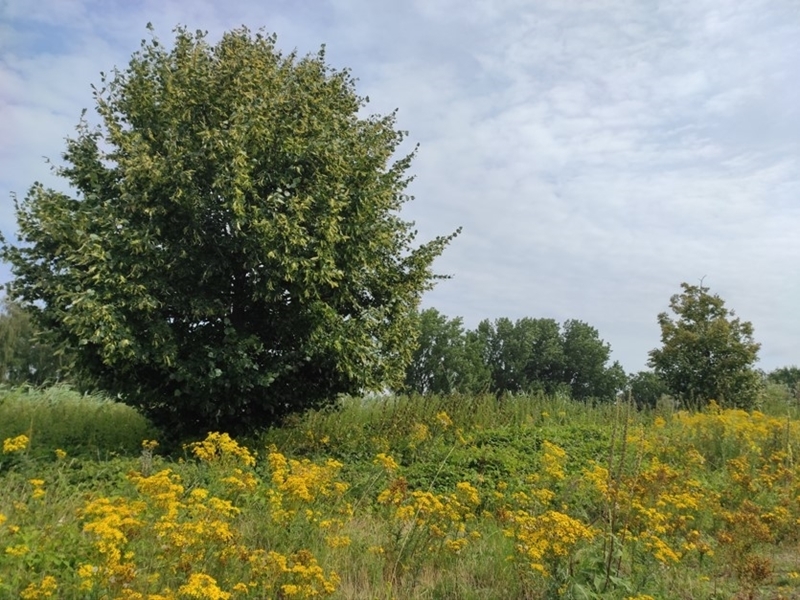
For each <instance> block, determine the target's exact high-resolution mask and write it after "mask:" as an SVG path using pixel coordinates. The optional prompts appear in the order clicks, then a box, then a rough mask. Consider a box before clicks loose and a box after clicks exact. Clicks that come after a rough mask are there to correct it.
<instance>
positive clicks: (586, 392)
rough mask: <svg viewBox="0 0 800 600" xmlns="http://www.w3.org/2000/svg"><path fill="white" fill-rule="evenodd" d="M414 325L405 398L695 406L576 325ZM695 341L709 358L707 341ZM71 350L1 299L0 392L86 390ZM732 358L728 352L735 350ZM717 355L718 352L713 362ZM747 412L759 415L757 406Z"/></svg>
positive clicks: (796, 378)
mask: <svg viewBox="0 0 800 600" xmlns="http://www.w3.org/2000/svg"><path fill="white" fill-rule="evenodd" d="M416 326H417V329H418V340H417V346H416V350H415V351H414V354H413V358H412V360H411V362H410V363H409V365H408V367H407V369H406V373H405V380H404V382H403V384H402V385H401V386H399V387H397V388H396V391H398V392H405V393H417V394H423V395H425V394H440V395H441V394H443V395H448V394H482V393H493V394H496V395H503V394H509V393H510V394H531V393H533V394H535V393H543V394H547V395H565V396H569V397H571V398H574V399H577V400H582V401H585V400H590V399H591V400H598V401H604V400H612V399H614V398H616V397H617V396H618V395H619V394H621V393H623V394H630V396H631V398H632V399H633V400H634V401H635V403H636V404H637V405H638V406H640V407H646V406H651V407H652V406H655V404H656V403H657V402H658V400H659V399H660V398H661V397H662V396H665V395H668V396H672V397H674V398H676V399H677V400H679V401H680V402H681V404H684V405H687V406H689V403H688V402H687V401H686V400H687V397H688V396H687V394H686V393H685V390H684V389H682V388H680V387H679V385H676V384H674V383H673V384H672V385H671V384H670V380H669V379H668V378H667V377H665V376H664V373H663V370H662V371H659V372H657V370H646V371H640V372H638V373H632V374H626V373H625V371H624V369H623V368H622V366H621V365H620V364H619V362H617V361H611V358H610V355H611V347H610V345H609V344H608V343H606V342H605V341H604V340H602V339H601V338H600V336H599V333H598V331H597V329H595V328H594V327H592V326H591V325H588V324H587V323H584V322H582V321H579V320H574V319H573V320H568V321H565V322H564V323H561V324H560V323H558V322H557V321H555V320H554V319H545V318H538V319H537V318H522V319H518V320H517V321H512V320H511V319H508V318H500V319H496V320H495V321H490V320H488V319H487V320H484V321H482V322H481V323H480V324H479V325H478V327H477V328H475V329H467V328H465V327H464V323H463V320H462V319H461V318H460V317H455V318H449V317H447V316H446V315H443V314H442V313H440V312H439V311H438V310H436V309H434V308H429V309H426V310H423V311H420V312H418V313H417V318H416ZM697 337H698V343H700V345H701V346H702V347H703V349H704V352H705V351H706V350H707V349H708V348H709V339H708V338H707V337H705V338H704V336H697ZM728 345H729V346H730V341H728ZM664 348H669V344H668V343H667V344H665V346H664ZM73 350H74V349H73ZM73 350H69V349H63V348H62V349H58V348H57V346H55V345H53V344H51V343H49V342H48V339H47V337H46V334H43V333H42V332H40V331H38V330H37V329H36V327H35V325H34V324H33V321H32V319H31V315H30V313H29V312H28V311H27V310H25V309H24V308H22V307H21V306H19V305H18V304H16V303H14V302H11V301H8V300H4V301H3V302H2V305H0V383H4V384H8V385H26V384H27V385H33V386H43V385H48V384H53V383H57V382H62V381H63V382H68V383H72V384H74V385H76V386H77V387H81V386H80V381H78V380H72V379H73V378H72V377H71V374H70V371H71V359H72V357H71V352H72V351H73ZM680 350H681V352H682V353H683V354H680V355H679V356H677V357H676V361H680V362H682V363H690V364H692V365H695V367H696V366H697V365H699V364H701V362H702V360H701V359H700V358H699V357H697V356H696V357H691V355H688V356H689V358H687V354H686V352H687V343H686V342H685V341H684V342H683V343H682V344H681V345H680ZM727 351H728V352H729V353H730V349H729V348H728V350H727ZM663 352H664V349H663V348H662V349H660V350H658V349H657V350H654V351H653V352H651V353H650V354H651V356H652V355H653V354H654V353H655V354H656V355H657V356H658V355H659V354H663ZM720 354H721V352H720V351H718V352H716V354H714V353H711V355H710V356H712V357H713V356H715V355H720ZM651 362H652V360H651ZM655 366H658V365H655ZM692 370H693V371H694V370H696V369H692ZM755 374H756V375H757V378H758V380H759V382H760V385H761V386H762V388H763V386H765V385H773V386H777V387H779V388H781V389H783V392H781V393H782V394H783V395H786V396H790V397H793V398H794V399H796V400H800V368H799V367H796V366H789V367H781V368H778V369H775V370H773V371H771V372H769V373H765V372H763V371H755ZM709 379H714V380H720V379H725V378H724V377H716V378H712V377H709ZM678 383H679V384H680V382H678ZM684 387H686V386H684ZM704 396H708V397H712V396H717V397H718V398H719V397H720V396H721V394H720V393H719V391H718V390H714V391H709V392H707V393H705V394H704ZM719 401H720V400H719V399H718V402H719ZM740 404H741V405H742V407H748V406H750V407H752V406H753V403H752V402H746V403H740Z"/></svg>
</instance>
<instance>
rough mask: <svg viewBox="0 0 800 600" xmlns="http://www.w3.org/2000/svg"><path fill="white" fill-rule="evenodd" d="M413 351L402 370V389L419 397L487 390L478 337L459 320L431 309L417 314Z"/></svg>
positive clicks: (487, 373)
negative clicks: (417, 335)
mask: <svg viewBox="0 0 800 600" xmlns="http://www.w3.org/2000/svg"><path fill="white" fill-rule="evenodd" d="M417 344H418V346H417V349H416V350H415V351H414V355H413V357H412V359H411V362H410V363H409V365H408V368H407V369H406V379H405V386H404V387H405V389H406V390H407V391H413V392H417V393H419V394H451V393H455V392H458V393H464V394H466V393H478V392H481V391H486V390H488V389H489V372H488V369H487V368H486V366H485V365H484V363H483V352H482V347H481V342H480V340H479V339H478V337H477V336H476V335H475V334H473V333H471V332H467V331H465V330H464V326H463V321H462V319H461V318H460V317H456V318H454V319H448V318H447V317H446V316H445V315H443V314H441V313H439V311H437V310H436V309H435V308H429V309H426V310H423V311H422V312H420V314H419V337H418V340H417Z"/></svg>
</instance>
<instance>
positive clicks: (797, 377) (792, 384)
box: [767, 366, 800, 399]
mask: <svg viewBox="0 0 800 600" xmlns="http://www.w3.org/2000/svg"><path fill="white" fill-rule="evenodd" d="M767 381H768V382H770V383H777V384H780V385H784V386H786V389H787V390H789V392H790V393H791V394H793V395H794V396H795V398H798V399H800V368H798V367H795V366H791V367H781V368H780V369H775V370H774V371H771V372H770V373H768V374H767Z"/></svg>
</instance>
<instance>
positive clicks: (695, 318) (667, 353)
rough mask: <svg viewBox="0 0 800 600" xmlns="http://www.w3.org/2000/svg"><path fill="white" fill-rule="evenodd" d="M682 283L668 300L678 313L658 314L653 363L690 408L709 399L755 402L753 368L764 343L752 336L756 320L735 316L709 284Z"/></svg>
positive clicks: (736, 403) (726, 402)
mask: <svg viewBox="0 0 800 600" xmlns="http://www.w3.org/2000/svg"><path fill="white" fill-rule="evenodd" d="M681 288H682V289H683V293H681V294H676V295H674V296H672V298H671V299H670V303H669V305H670V309H671V310H672V312H673V313H674V317H671V316H670V315H669V314H668V313H666V312H664V313H661V314H659V315H658V324H659V326H660V327H661V343H662V346H661V348H656V349H654V350H651V351H650V359H649V363H648V364H649V366H650V367H652V368H653V370H654V372H655V373H656V375H658V377H659V378H661V379H662V380H663V381H664V383H665V384H666V386H667V388H668V389H669V392H670V394H672V395H673V396H674V397H676V398H678V399H679V400H681V401H682V402H683V403H684V405H686V406H688V407H691V408H697V407H699V406H702V405H703V404H704V403H705V402H707V401H709V400H715V401H716V402H718V403H719V404H721V405H726V406H735V407H740V408H750V407H752V405H753V403H754V402H755V400H756V397H757V395H758V390H759V387H760V377H759V375H758V373H757V372H756V370H755V369H754V365H755V363H756V361H757V360H758V350H759V348H760V344H758V343H756V342H755V341H754V340H753V325H752V324H751V323H750V322H748V321H742V320H741V319H739V318H738V317H736V316H735V313H734V311H732V310H729V309H727V308H726V307H725V302H724V301H723V300H722V298H720V297H719V296H718V295H716V294H711V293H709V288H708V287H705V286H703V285H702V284H701V285H689V284H688V283H682V284H681Z"/></svg>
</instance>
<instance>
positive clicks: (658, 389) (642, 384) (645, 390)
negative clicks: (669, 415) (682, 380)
mask: <svg viewBox="0 0 800 600" xmlns="http://www.w3.org/2000/svg"><path fill="white" fill-rule="evenodd" d="M628 389H629V390H630V392H631V396H632V397H633V401H634V402H635V403H636V406H638V407H639V408H645V407H647V408H653V407H655V406H656V404H657V403H658V401H659V399H660V398H661V396H663V395H665V394H668V393H669V389H668V388H667V385H666V384H665V383H664V381H663V380H662V379H661V378H660V377H659V376H658V375H656V374H655V373H653V371H639V372H638V373H636V374H635V375H632V376H631V377H630V378H629V380H628Z"/></svg>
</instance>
